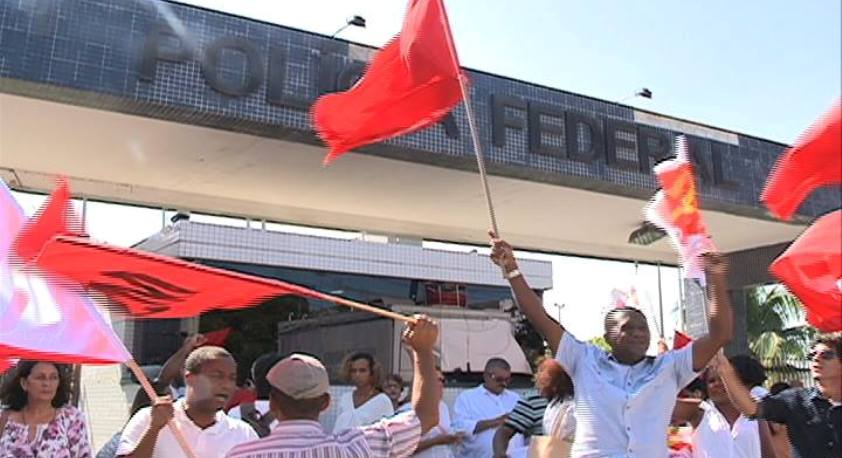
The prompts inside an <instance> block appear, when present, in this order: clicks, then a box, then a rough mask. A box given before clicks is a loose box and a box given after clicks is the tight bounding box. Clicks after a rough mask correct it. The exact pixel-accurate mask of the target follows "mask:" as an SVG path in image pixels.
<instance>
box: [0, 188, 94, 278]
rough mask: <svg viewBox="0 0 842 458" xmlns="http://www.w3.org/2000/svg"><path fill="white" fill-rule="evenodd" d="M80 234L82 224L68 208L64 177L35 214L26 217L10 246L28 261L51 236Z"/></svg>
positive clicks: (67, 191) (68, 193)
mask: <svg viewBox="0 0 842 458" xmlns="http://www.w3.org/2000/svg"><path fill="white" fill-rule="evenodd" d="M83 234H84V230H83V228H82V223H81V221H80V220H79V218H77V217H76V215H75V214H74V213H73V208H72V207H71V202H70V188H69V187H68V185H67V180H66V179H61V180H59V185H58V187H57V188H56V189H55V191H53V194H52V195H50V199H49V200H48V201H47V203H46V204H44V206H43V207H41V209H40V210H39V211H38V215H37V216H35V217H34V218H31V219H29V221H27V223H26V225H25V226H24V227H23V229H21V230H20V232H18V236H17V239H16V240H15V245H14V249H15V252H16V253H17V255H18V256H19V257H20V258H21V259H22V260H24V261H27V262H28V261H31V260H32V259H34V258H35V257H36V256H38V253H40V252H41V248H43V247H44V244H45V243H47V241H48V240H50V239H51V238H52V237H53V236H56V235H75V236H81V235H83Z"/></svg>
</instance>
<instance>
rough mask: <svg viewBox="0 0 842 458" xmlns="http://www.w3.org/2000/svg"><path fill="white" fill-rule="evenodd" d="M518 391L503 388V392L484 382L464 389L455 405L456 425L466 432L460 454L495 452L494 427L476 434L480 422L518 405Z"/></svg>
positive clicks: (464, 457) (483, 456)
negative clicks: (490, 388) (489, 388)
mask: <svg viewBox="0 0 842 458" xmlns="http://www.w3.org/2000/svg"><path fill="white" fill-rule="evenodd" d="M518 399H520V396H518V395H517V394H516V393H514V392H512V391H509V390H503V392H502V393H500V394H494V393H492V392H490V391H488V390H487V389H486V388H485V387H484V386H483V385H480V386H478V387H476V388H471V389H470V390H467V391H463V392H462V394H460V395H459V397H457V398H456V403H455V404H454V405H453V429H454V430H456V431H462V432H464V433H465V434H466V436H465V440H463V441H462V445H460V446H459V449H458V452H457V456H459V457H460V458H473V457H476V458H488V457H490V456H491V455H493V454H494V447H493V444H492V442H493V440H494V432H495V431H496V429H495V428H489V429H486V430H485V431H482V432H479V433H477V434H474V429H476V427H477V423H478V422H480V421H482V420H491V419H494V418H497V417H499V416H501V415H504V414H508V413H509V412H511V411H512V409H514V408H515V405H516V404H517V401H518Z"/></svg>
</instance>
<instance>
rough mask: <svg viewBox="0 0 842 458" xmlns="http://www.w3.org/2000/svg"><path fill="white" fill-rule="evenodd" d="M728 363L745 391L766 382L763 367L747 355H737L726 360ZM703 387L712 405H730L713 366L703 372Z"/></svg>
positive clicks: (717, 372) (720, 379) (726, 393)
mask: <svg viewBox="0 0 842 458" xmlns="http://www.w3.org/2000/svg"><path fill="white" fill-rule="evenodd" d="M728 361H729V362H730V363H731V366H733V367H734V372H735V373H736V374H737V378H739V379H740V382H741V383H742V384H743V385H744V386H745V387H746V389H747V390H750V389H752V388H754V387H755V386H758V385H760V384H761V383H763V381H764V380H766V371H764V370H763V366H762V365H760V363H759V362H758V361H757V360H756V359H754V358H752V357H750V356H747V355H737V356H732V357H730V358H728ZM705 386H706V388H707V394H708V397H709V398H710V400H711V401H712V402H713V403H714V404H716V405H724V404H730V403H731V400H730V398H729V397H728V392H726V391H725V385H724V384H723V383H722V378H721V377H720V376H719V371H718V370H717V368H716V367H715V366H711V367H709V368H708V369H707V370H706V371H705Z"/></svg>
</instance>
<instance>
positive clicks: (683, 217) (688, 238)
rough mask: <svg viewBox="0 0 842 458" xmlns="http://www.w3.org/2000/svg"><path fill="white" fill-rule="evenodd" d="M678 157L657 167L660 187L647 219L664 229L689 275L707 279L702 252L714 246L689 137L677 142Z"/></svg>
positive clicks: (702, 279) (681, 137)
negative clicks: (701, 204) (701, 208)
mask: <svg viewBox="0 0 842 458" xmlns="http://www.w3.org/2000/svg"><path fill="white" fill-rule="evenodd" d="M675 149H676V157H675V158H674V159H671V160H668V161H664V162H662V163H660V164H658V165H656V166H655V168H654V171H655V175H656V176H657V178H658V182H659V183H660V184H661V190H660V191H658V192H657V193H656V194H655V197H654V198H653V199H652V201H651V202H650V203H649V205H647V206H646V208H645V210H644V213H645V215H646V219H647V220H648V221H650V222H651V223H652V224H655V225H656V226H658V227H660V228H661V229H663V230H665V231H666V232H667V234H669V236H670V240H671V241H672V243H673V245H675V247H676V249H677V250H678V254H679V257H680V258H681V263H682V265H683V267H684V272H685V276H686V277H687V278H696V279H699V280H701V281H704V271H703V268H702V265H701V263H700V262H699V255H701V254H702V253H704V252H706V251H711V250H713V249H714V247H713V243H712V242H711V241H710V237H709V236H708V233H707V228H706V227H705V224H704V222H703V221H702V214H701V212H700V211H699V201H698V193H697V191H696V178H695V174H694V172H693V164H692V163H691V162H690V158H689V152H688V150H687V139H686V138H685V137H684V136H683V135H680V136H678V137H677V138H676V141H675Z"/></svg>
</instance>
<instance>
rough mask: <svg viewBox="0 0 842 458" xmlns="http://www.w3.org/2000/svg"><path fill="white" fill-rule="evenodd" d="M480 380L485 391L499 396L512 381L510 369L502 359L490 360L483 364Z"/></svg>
mask: <svg viewBox="0 0 842 458" xmlns="http://www.w3.org/2000/svg"><path fill="white" fill-rule="evenodd" d="M482 380H483V385H485V389H487V390H488V391H490V392H492V393H494V394H500V393H502V392H503V391H505V390H506V388H508V387H509V383H511V381H512V367H511V366H510V365H509V363H508V362H507V361H506V360H505V359H503V358H491V359H489V360H488V362H486V363H485V371H484V372H483V373H482Z"/></svg>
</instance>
